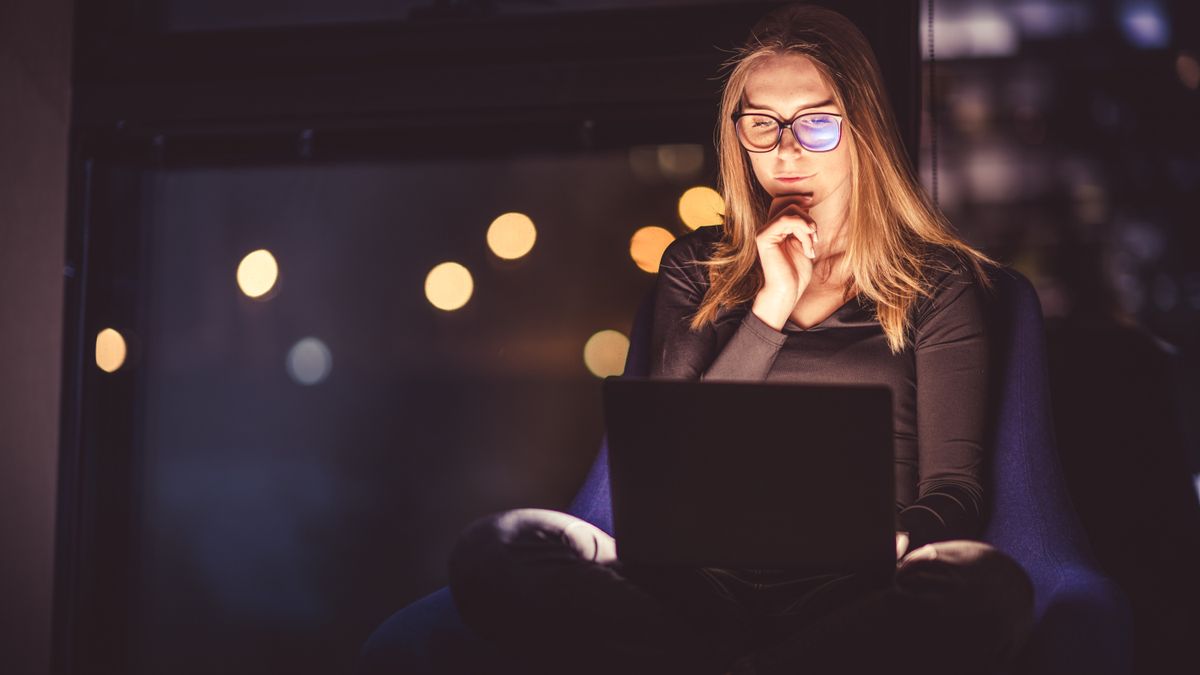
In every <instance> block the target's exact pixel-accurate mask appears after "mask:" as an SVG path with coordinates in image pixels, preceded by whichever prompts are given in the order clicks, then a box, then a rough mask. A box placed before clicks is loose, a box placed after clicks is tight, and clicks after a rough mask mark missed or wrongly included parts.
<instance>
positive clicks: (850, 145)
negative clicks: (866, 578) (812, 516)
mask: <svg viewBox="0 0 1200 675" xmlns="http://www.w3.org/2000/svg"><path fill="white" fill-rule="evenodd" d="M727 65H728V66H729V67H730V68H731V70H730V72H729V75H728V77H727V79H726V83H725V89H724V95H723V98H722V104H721V113H720V118H719V124H720V126H719V131H718V153H719V159H720V170H721V189H722V192H723V193H724V197H725V214H726V215H725V222H724V224H723V225H721V226H713V227H705V228H700V229H698V230H696V231H695V232H693V233H691V234H689V235H687V236H684V237H682V238H680V239H678V240H676V241H675V242H673V243H672V245H671V246H670V247H669V248H668V249H667V251H666V252H665V253H664V255H663V259H662V264H661V266H660V273H659V278H658V283H657V287H656V299H655V300H656V304H655V312H654V326H653V331H652V337H651V347H652V353H651V374H652V375H653V376H658V377H684V378H692V379H695V378H701V379H704V378H711V379H718V378H719V379H740V380H764V379H770V380H779V381H791V382H808V383H872V384H886V385H887V386H889V387H891V389H892V392H893V400H894V428H895V452H896V498H897V532H898V534H897V540H896V556H897V567H896V573H895V576H894V579H893V583H892V584H891V586H890V587H888V588H887V589H884V590H878V589H874V588H871V587H870V586H869V585H867V584H866V583H863V582H862V581H861V580H860V579H859V578H858V577H856V576H855V575H854V574H850V573H846V572H843V571H839V570H829V572H828V573H827V574H822V575H816V576H806V577H802V576H797V575H794V574H791V573H789V572H788V570H769V569H767V570H764V569H746V570H730V569H718V568H699V569H694V570H688V571H686V572H679V571H674V572H670V573H666V572H656V571H655V570H652V569H639V568H633V567H631V566H629V565H624V564H622V562H621V561H620V560H618V559H617V558H616V556H615V544H614V541H613V539H612V538H611V537H609V536H608V535H607V534H606V533H604V532H603V531H601V530H599V529H598V528H596V527H594V526H592V525H591V524H589V523H586V522H585V521H582V520H580V519H577V518H574V517H573V516H570V515H567V514H563V513H559V512H556V511H550V510H545V509H516V510H512V511H508V512H504V513H499V514H493V515H491V516H488V517H486V518H482V519H480V520H479V521H476V523H474V524H472V526H471V527H469V528H468V529H467V530H466V531H465V532H464V533H463V536H462V538H461V539H460V540H459V542H458V543H457V545H456V546H455V549H454V551H453V552H452V554H451V559H450V589H451V592H452V593H453V595H454V599H455V602H456V604H457V606H458V608H459V610H460V612H461V614H462V616H463V619H464V621H465V622H466V623H467V624H468V625H470V626H472V627H473V628H474V629H475V630H476V631H478V632H479V633H481V634H482V635H483V636H484V637H485V638H488V639H491V640H493V641H494V642H495V643H496V644H498V645H501V646H503V647H505V648H507V649H509V651H511V652H513V653H514V654H515V655H517V656H518V657H519V658H524V659H525V660H526V661H527V662H528V663H529V664H530V667H531V668H537V667H541V668H543V669H544V670H546V671H547V672H563V673H575V672H597V673H600V672H606V673H643V672H644V673H676V672H678V673H714V674H716V673H727V672H734V673H797V672H830V671H843V672H860V671H866V669H868V668H876V669H878V668H887V669H888V671H889V672H890V671H897V670H899V671H901V672H904V671H907V670H909V669H912V670H914V671H915V670H916V669H918V668H919V669H920V670H921V671H922V672H929V671H931V670H933V671H935V672H936V671H938V670H941V671H943V672H948V673H970V672H980V673H984V672H995V671H996V669H999V668H1002V667H1004V666H1005V665H1007V664H1008V663H1009V662H1010V661H1011V660H1012V659H1013V657H1014V656H1015V655H1016V654H1017V653H1018V652H1019V650H1020V649H1021V647H1022V645H1023V643H1024V641H1025V638H1026V635H1027V633H1028V630H1029V626H1030V623H1031V620H1032V619H1031V613H1032V609H1031V608H1032V586H1031V584H1030V582H1029V580H1028V578H1027V577H1026V575H1025V573H1024V571H1023V570H1022V569H1021V568H1020V566H1019V565H1017V564H1016V563H1015V562H1014V561H1012V560H1011V559H1010V558H1008V557H1007V556H1006V555H1004V554H1003V553H1001V552H999V551H997V550H996V549H994V548H992V547H991V546H989V545H987V544H985V543H983V542H979V541H976V540H974V538H975V537H977V536H978V535H979V533H980V531H981V528H982V524H983V517H984V513H985V504H986V500H985V495H984V493H983V487H982V485H983V482H982V480H981V471H982V468H983V466H984V465H985V451H986V449H985V448H984V445H983V438H984V423H985V422H984V417H985V412H984V407H985V402H986V385H987V382H986V374H987V339H986V338H987V335H986V332H985V330H984V318H983V310H982V303H983V301H984V296H983V293H984V292H985V289H986V287H987V283H988V282H987V277H986V275H985V274H984V271H983V267H982V265H981V263H990V261H989V260H988V259H987V258H986V257H985V256H983V255H982V254H980V253H978V252H977V251H975V250H974V249H972V248H970V247H969V246H967V245H966V244H964V243H962V242H961V241H959V240H958V239H957V238H956V237H955V236H954V235H953V233H952V231H951V229H950V228H949V226H948V225H947V223H946V222H945V221H944V219H943V218H942V217H941V215H940V214H939V213H938V212H937V210H936V209H935V208H934V207H933V206H932V205H931V204H930V202H929V201H928V199H927V198H926V197H925V195H924V192H923V191H922V190H921V188H920V186H919V184H918V183H917V182H916V180H915V179H914V177H913V176H912V174H911V172H910V171H909V170H908V168H907V164H906V161H905V158H904V155H903V152H902V147H901V142H900V140H899V136H898V134H897V133H896V126H895V122H894V119H893V117H892V113H891V111H890V109H889V107H888V104H887V100H886V98H885V97H884V95H883V87H882V83H881V81H880V77H879V74H878V67H877V65H876V63H875V60H874V57H873V55H872V53H871V50H870V47H869V46H868V44H867V42H866V40H865V38H864V37H863V36H862V34H861V33H860V32H859V31H858V30H857V29H856V28H855V27H854V26H853V25H852V24H851V23H850V22H849V21H848V20H846V19H845V18H844V17H842V16H841V15H840V14H837V13H835V12H832V11H830V10H825V9H821V8H817V7H812V6H806V5H794V6H787V7H784V8H781V9H779V10H776V11H774V12H772V13H771V14H769V15H768V16H767V17H765V18H764V19H763V20H762V21H760V22H759V24H758V25H757V26H756V27H755V29H754V30H753V31H752V34H751V37H750V39H749V40H748V41H747V43H746V45H745V46H744V47H743V48H742V49H741V50H740V51H739V52H738V53H737V54H736V55H735V56H734V58H733V59H731V61H730V62H729V63H728V64H727ZM796 434H797V437H798V438H802V437H803V435H804V430H803V429H797V430H796ZM834 507H835V508H836V505H834Z"/></svg>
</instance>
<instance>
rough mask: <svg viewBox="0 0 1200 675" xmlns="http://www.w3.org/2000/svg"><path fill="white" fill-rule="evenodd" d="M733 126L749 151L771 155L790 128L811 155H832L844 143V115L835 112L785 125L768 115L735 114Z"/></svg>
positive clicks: (807, 116) (807, 115)
mask: <svg viewBox="0 0 1200 675" xmlns="http://www.w3.org/2000/svg"><path fill="white" fill-rule="evenodd" d="M732 119H733V126H734V128H735V129H737V137H738V140H739V141H741V143H742V147H743V148H746V149H747V150H749V151H750V152H770V151H771V150H774V149H775V147H776V146H778V145H779V142H780V141H781V140H783V130H784V129H791V130H792V136H794V137H795V139H796V142H797V143H799V144H800V147H802V148H804V149H805V150H808V151H809V152H829V151H830V150H833V149H834V148H836V147H837V146H838V144H839V143H841V141H842V116H841V115H838V114H836V113H823V112H815V113H805V114H803V115H797V116H795V117H793V118H792V119H790V120H788V121H786V122H784V121H783V120H781V119H779V118H778V117H775V116H774V115H768V114H766V113H747V112H735V113H733V115H732Z"/></svg>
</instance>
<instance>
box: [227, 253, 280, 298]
mask: <svg viewBox="0 0 1200 675" xmlns="http://www.w3.org/2000/svg"><path fill="white" fill-rule="evenodd" d="M278 279H279V264H278V263H277V262H275V256H273V255H271V252H270V251H268V250H266V249H264V248H260V249H258V250H257V251H251V252H250V253H247V254H246V257H244V258H242V262H241V263H239V264H238V268H237V282H238V288H241V289H242V292H243V293H245V294H246V295H248V296H249V297H251V298H260V297H262V296H263V295H266V294H267V292H269V291H270V290H271V289H272V288H274V287H275V282H276V281H277V280H278Z"/></svg>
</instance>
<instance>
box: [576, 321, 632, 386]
mask: <svg viewBox="0 0 1200 675" xmlns="http://www.w3.org/2000/svg"><path fill="white" fill-rule="evenodd" d="M627 354H629V338H627V337H625V336H624V335H622V334H621V332H620V331H615V330H602V331H599V332H598V333H596V334H595V335H593V336H592V337H590V338H588V341H587V344H585V345H584V346H583V362H584V364H585V365H587V369H588V370H590V371H592V374H593V375H595V376H596V377H608V376H609V375H620V374H621V372H622V371H623V370H625V356H626V355H627Z"/></svg>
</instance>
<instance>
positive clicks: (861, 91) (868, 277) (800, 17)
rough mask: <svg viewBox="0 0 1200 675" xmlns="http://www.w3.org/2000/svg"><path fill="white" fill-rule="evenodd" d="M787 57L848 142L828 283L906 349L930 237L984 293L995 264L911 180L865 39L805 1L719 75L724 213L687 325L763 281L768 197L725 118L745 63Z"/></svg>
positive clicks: (761, 30)
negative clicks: (840, 287) (844, 201)
mask: <svg viewBox="0 0 1200 675" xmlns="http://www.w3.org/2000/svg"><path fill="white" fill-rule="evenodd" d="M785 54H802V55H804V56H807V57H809V58H810V59H811V60H812V62H813V64H814V65H815V66H816V67H817V70H818V71H819V72H820V74H821V77H823V78H824V80H825V82H826V84H828V85H829V87H830V89H831V90H832V91H833V99H834V102H835V103H836V104H837V105H838V107H839V108H840V109H841V111H842V113H843V120H844V121H843V124H842V133H848V134H850V137H851V138H852V139H853V144H852V145H853V151H852V152H851V153H850V182H849V187H850V195H851V196H850V206H849V209H848V212H847V214H846V215H847V220H846V232H845V237H846V250H845V254H844V255H843V256H841V259H840V260H839V261H838V264H837V267H836V270H835V273H836V278H846V279H847V280H848V281H847V282H846V294H847V295H849V294H850V292H851V290H852V289H853V288H855V287H857V288H858V291H859V292H860V293H862V294H863V295H865V296H866V297H868V298H870V299H871V300H873V301H874V302H875V306H876V318H877V320H878V321H879V323H880V325H881V326H882V327H883V331H884V334H885V335H886V336H887V341H888V346H889V348H890V349H891V351H892V352H893V353H898V352H900V351H901V350H903V349H904V347H905V344H906V337H905V335H906V332H907V330H908V328H909V323H910V317H909V314H910V311H911V308H912V307H913V304H914V302H915V301H916V300H917V298H918V297H919V296H922V295H928V292H929V291H928V288H927V285H928V283H929V281H928V275H927V268H929V267H930V265H931V263H932V257H931V256H930V255H929V250H928V249H929V246H928V245H929V244H934V245H943V246H947V247H950V248H951V249H953V250H954V251H956V252H958V253H959V254H960V255H959V257H960V258H963V259H965V260H966V261H969V263H970V266H971V269H972V271H973V272H974V273H975V276H976V278H977V279H978V280H979V282H980V284H981V285H982V286H983V287H985V288H990V286H991V282H990V281H989V279H988V277H987V274H986V273H985V272H984V270H983V267H982V263H987V264H993V265H994V264H996V263H995V261H993V260H992V259H991V258H988V257H987V256H986V255H984V254H983V253H981V252H979V251H977V250H975V249H974V248H972V247H970V246H969V245H967V244H966V243H964V242H962V241H961V240H959V239H958V237H957V236H956V235H955V234H954V232H953V228H952V227H951V225H950V224H949V222H948V221H947V220H946V219H945V217H944V216H943V215H942V214H941V212H940V211H939V210H938V209H937V208H936V207H935V206H934V205H933V204H932V202H931V201H930V199H929V197H928V195H927V194H926V192H925V190H924V188H923V187H922V186H921V184H920V183H919V182H918V181H917V178H916V177H915V176H914V175H913V172H912V170H911V168H910V167H909V164H908V159H907V157H906V156H905V155H904V154H903V143H902V141H901V140H900V135H899V133H898V131H897V128H896V121H895V118H894V116H893V113H892V109H891V106H890V105H889V103H888V101H887V98H886V97H885V95H884V94H883V92H884V87H883V81H882V78H881V77H880V75H879V66H878V64H877V63H876V61H875V56H874V53H873V52H872V51H871V47H870V45H869V44H868V43H867V40H866V38H865V37H864V36H863V34H862V33H861V32H860V31H859V30H858V28H857V27H856V26H855V25H854V24H853V23H851V22H850V20H849V19H847V18H846V17H844V16H842V15H841V14H838V13H837V12H834V11H832V10H829V9H825V8H822V7H816V6H813V5H787V6H784V7H782V8H779V9H777V10H774V11H772V12H771V13H769V14H767V15H766V16H765V17H763V19H761V20H760V21H759V22H758V24H757V25H756V26H755V27H754V29H753V30H752V31H751V34H750V37H749V39H748V40H747V41H746V43H745V45H743V46H742V47H741V48H740V49H738V50H737V51H736V52H735V53H734V55H733V56H732V57H731V58H730V59H728V60H727V61H726V62H725V63H724V64H723V65H722V68H721V70H722V71H724V70H726V69H730V72H729V74H728V77H727V79H726V82H725V86H724V91H723V94H722V98H721V107H720V112H719V115H718V118H717V130H718V131H717V138H716V142H717V157H718V160H719V164H720V176H719V178H718V189H719V191H720V192H721V193H722V195H723V196H724V201H725V219H724V224H723V230H722V232H723V234H722V237H721V240H720V241H719V242H717V243H716V245H715V246H714V248H713V252H712V256H711V257H710V258H709V259H707V260H697V261H696V262H697V263H699V264H703V265H705V266H707V267H708V268H709V281H710V285H709V288H708V291H707V292H706V293H705V296H704V298H703V300H702V301H701V303H700V306H699V308H698V309H697V311H696V313H695V315H694V316H693V317H692V320H691V324H690V325H691V328H692V330H698V329H700V328H701V327H702V326H704V325H705V324H706V323H708V322H711V321H714V320H715V319H716V317H717V313H718V312H719V311H720V310H721V309H722V308H724V307H732V306H734V305H739V304H741V303H744V302H747V301H749V300H751V299H753V298H754V296H755V295H756V294H757V293H758V291H759V290H760V289H761V288H762V285H763V278H762V269H761V267H760V266H759V265H758V264H757V263H758V249H757V246H756V245H755V235H756V234H757V233H758V231H759V229H760V228H761V227H762V226H763V225H764V224H765V221H766V217H767V209H768V207H769V206H770V203H771V195H770V194H768V193H767V191H766V190H764V189H763V187H762V186H761V185H760V184H758V181H757V180H756V179H755V178H754V176H753V174H752V172H751V167H750V164H749V162H748V160H747V158H746V151H745V150H744V149H743V148H742V146H741V144H740V143H739V142H738V139H737V135H736V132H735V130H734V127H733V125H732V123H731V122H730V116H731V115H732V114H733V113H734V112H735V111H736V110H738V108H739V106H740V105H741V101H742V97H743V96H744V94H745V88H746V81H747V79H748V77H749V74H750V72H751V71H752V70H753V68H754V67H755V66H756V65H758V64H759V63H760V62H762V61H763V60H764V59H766V58H768V57H771V56H777V55H785ZM831 273H834V272H831Z"/></svg>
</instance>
